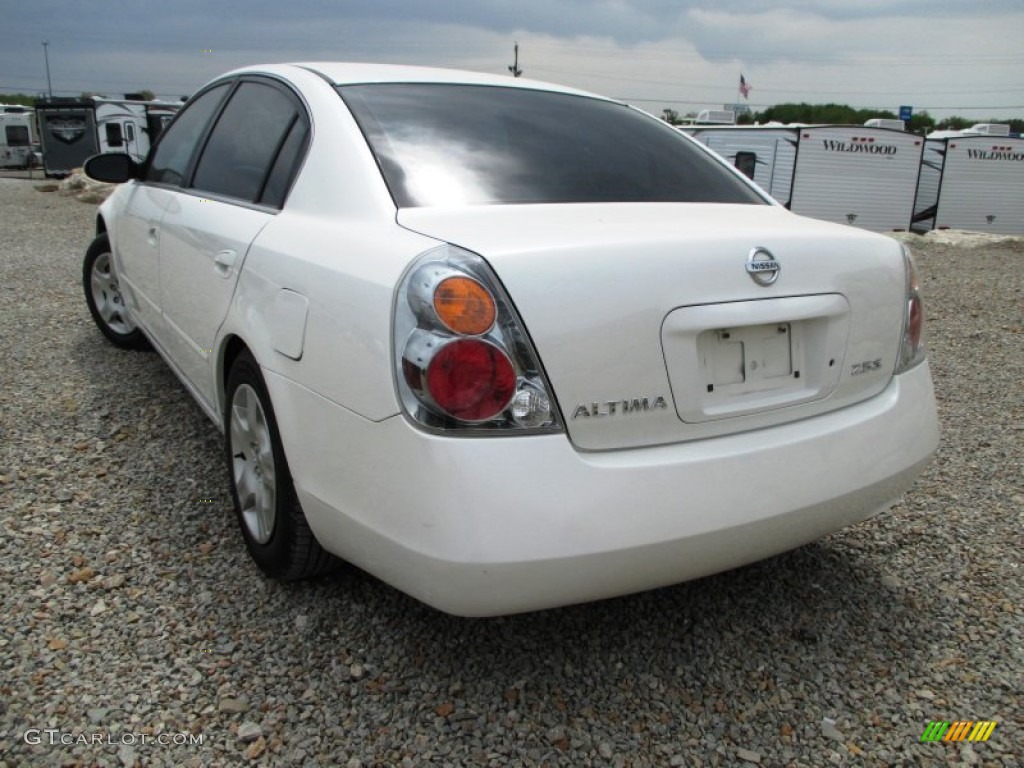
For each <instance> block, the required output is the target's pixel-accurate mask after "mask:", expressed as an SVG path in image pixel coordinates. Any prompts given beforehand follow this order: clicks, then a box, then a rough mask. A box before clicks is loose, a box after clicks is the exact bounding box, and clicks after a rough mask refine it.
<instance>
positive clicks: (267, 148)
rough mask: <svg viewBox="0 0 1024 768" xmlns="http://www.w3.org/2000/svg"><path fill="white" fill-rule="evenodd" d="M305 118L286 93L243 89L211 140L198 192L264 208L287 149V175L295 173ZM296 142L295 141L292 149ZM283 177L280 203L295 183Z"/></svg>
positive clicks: (278, 182)
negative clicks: (270, 183) (277, 164)
mask: <svg viewBox="0 0 1024 768" xmlns="http://www.w3.org/2000/svg"><path fill="white" fill-rule="evenodd" d="M300 112H301V109H300V107H299V105H298V104H297V103H296V101H295V100H294V99H293V98H292V97H291V96H290V95H289V94H287V93H286V92H285V91H284V90H282V89H279V88H277V87H275V86H273V85H270V84H265V83H258V82H243V83H241V84H240V85H239V86H238V89H237V90H236V91H235V92H234V94H232V96H231V100H230V101H229V102H228V104H227V106H226V107H225V108H224V111H223V113H221V116H220V118H218V120H217V124H216V126H214V129H213V132H212V133H211V134H210V138H209V141H207V143H206V147H205V148H204V149H203V154H202V156H201V157H200V159H199V165H198V166H197V167H196V174H195V178H194V179H193V181H192V186H193V187H195V189H197V190H199V191H203V192H209V193H213V194H218V195H224V196H227V197H234V198H238V199H240V200H245V201H247V202H258V201H259V200H260V199H261V195H262V193H263V189H264V185H265V184H266V183H267V181H268V178H269V177H270V175H271V170H272V166H273V165H274V161H275V159H276V158H277V156H278V153H279V152H280V151H281V150H282V148H284V149H286V150H288V154H290V155H291V165H290V166H289V168H288V169H285V170H290V169H291V168H292V167H294V164H295V160H296V156H297V153H298V149H299V147H301V142H302V141H303V140H304V136H303V135H302V126H301V125H299V127H298V128H296V125H297V124H299V123H301V122H302V121H301V120H300V117H304V116H300ZM291 137H295V138H294V139H293V140H292V141H291V144H289V139H290V138H291ZM296 143H298V146H297V145H296ZM283 175H284V176H285V178H284V179H283V180H282V179H281V175H279V176H278V177H277V178H276V179H275V186H274V190H273V196H274V198H275V200H283V192H284V190H283V189H282V187H286V186H287V183H288V181H289V180H290V179H289V178H287V174H286V173H283ZM276 204H277V205H280V202H277V203H276Z"/></svg>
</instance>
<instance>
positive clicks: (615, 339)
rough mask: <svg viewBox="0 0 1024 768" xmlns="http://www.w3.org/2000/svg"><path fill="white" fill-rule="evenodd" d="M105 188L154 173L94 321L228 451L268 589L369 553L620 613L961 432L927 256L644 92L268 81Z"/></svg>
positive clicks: (261, 70) (869, 491)
mask: <svg viewBox="0 0 1024 768" xmlns="http://www.w3.org/2000/svg"><path fill="white" fill-rule="evenodd" d="M86 171H87V172H88V173H89V174H90V175H91V176H92V177H93V178H96V179H99V180H103V181H113V182H126V183H124V184H122V185H121V186H120V187H118V188H117V190H116V191H115V193H114V194H113V195H112V196H111V197H110V198H109V199H108V200H107V202H106V203H104V204H103V205H102V206H101V207H100V209H99V214H98V217H97V221H96V239H95V241H94V242H93V243H92V245H91V246H90V248H89V249H88V252H87V254H86V257H85V263H84V287H85V295H86V300H87V302H88V305H89V309H90V311H91V312H92V315H93V317H94V318H95V320H96V322H97V324H98V325H99V328H100V330H101V331H102V332H103V333H104V335H106V337H107V338H108V339H110V340H111V341H112V342H113V343H115V344H117V345H119V346H122V347H141V346H147V345H152V346H153V347H154V348H156V350H157V351H158V352H159V353H160V354H161V355H162V356H163V358H164V359H165V360H166V361H167V363H168V365H170V366H171V368H172V369H173V370H174V372H175V373H176V374H177V376H178V377H179V378H180V379H181V381H182V383H183V384H184V385H185V387H186V388H187V389H188V390H189V391H190V392H191V393H192V395H193V396H194V397H195V399H196V401H197V402H198V403H199V405H200V406H201V407H202V408H203V410H204V411H205V412H206V413H207V414H208V415H209V417H210V418H211V419H212V420H213V422H214V423H215V424H216V425H217V426H218V427H219V428H220V429H221V430H222V431H223V433H224V437H225V458H226V461H227V464H228V467H229V469H230V477H231V481H232V483H231V485H232V493H233V496H234V500H235V504H236V507H237V514H238V520H239V523H240V528H241V531H242V535H243V537H244V539H245V543H246V545H247V547H248V549H249V551H250V553H251V554H252V556H253V558H254V560H255V561H256V563H257V564H258V565H259V566H260V568H262V569H263V571H265V572H266V573H267V574H269V575H271V576H274V577H278V578H284V579H294V578H300V577H305V576H310V575H312V574H315V573H319V572H322V571H324V570H327V569H329V568H331V567H332V566H333V565H335V564H336V563H337V559H336V558H341V559H344V560H346V561H348V562H350V563H352V564H355V565H357V566H359V567H360V568H363V569H365V570H367V571H369V572H370V573H373V574H375V575H376V576H378V577H379V578H381V579H383V580H384V581H386V582H388V583H390V584H392V585H394V586H395V587H397V588H399V589H401V590H403V591H405V592H407V593H409V594H411V595H413V596H415V597H416V598H418V599H420V600H422V601H424V602H426V603H429V604H430V605H433V606H436V607H437V608H439V609H441V610H443V611H448V612H450V613H455V614H460V615H470V616H483V615H494V614H504V613H513V612H519V611H529V610H536V609H541V608H547V607H552V606H558V605H564V604H569V603H576V602H582V601H587V600H595V599H600V598H605V597H610V596H613V595H621V594H625V593H629V592H634V591H638V590H645V589H650V588H653V587H658V586H662V585H667V584H672V583H676V582H680V581H684V580H687V579H693V578H697V577H700V576H704V575H706V574H710V573H714V572H716V571H721V570H724V569H727V568H733V567H736V566H739V565H742V564H744V563H749V562H752V561H755V560H758V559H761V558H765V557H768V556H771V555H774V554H776V553H779V552H783V551H785V550H789V549H792V548H794V547H797V546H800V545H802V544H804V543H806V542H810V541H813V540H815V539H818V538H820V537H821V536H824V535H825V534H828V533H829V532H831V531H835V530H837V529H840V528H842V527H844V526H847V525H850V524H852V523H855V522H857V521H860V520H864V519H865V518H868V517H870V516H872V515H874V514H876V513H878V512H880V511H882V510H885V509H887V508H888V507H889V506H891V505H892V504H893V503H894V502H895V501H897V500H898V499H899V498H900V495H901V494H902V493H903V492H904V491H905V490H906V489H907V488H908V486H909V485H910V484H911V483H912V482H913V480H914V478H915V477H916V476H917V475H918V474H919V473H920V472H921V470H922V468H923V467H924V466H925V464H926V463H927V462H928V460H929V458H930V456H931V455H932V453H933V452H934V450H935V448H936V445H937V442H938V426H937V420H936V413H935V404H934V397H933V393H932V382H931V377H930V373H929V369H928V363H927V361H926V358H925V344H924V335H923V334H924V329H923V310H922V305H921V298H920V296H919V294H918V287H917V282H916V279H915V276H914V266H913V262H912V260H911V257H910V254H909V253H908V252H907V251H906V250H905V249H904V248H903V247H902V246H901V245H900V244H899V243H897V242H896V241H895V240H892V239H890V238H888V237H885V236H882V235H876V234H871V233H867V232H864V231H861V230H856V229H852V228H848V227H841V226H836V225H832V224H827V223H823V222H819V221H813V220H809V219H804V218H800V217H798V216H795V215H793V214H792V213H790V212H788V211H786V210H785V209H784V208H782V207H780V206H779V205H777V204H775V203H774V202H773V201H772V200H771V198H769V197H768V196H767V195H766V194H764V193H763V192H762V191H761V190H760V189H758V188H757V187H755V186H754V185H753V184H752V183H750V182H749V181H748V180H747V179H746V178H745V177H744V176H743V175H742V174H740V173H739V172H737V171H736V170H735V169H734V168H731V167H730V166H729V165H727V164H726V163H725V162H724V161H723V160H721V159H720V158H719V157H717V156H716V155H714V154H712V153H710V152H709V151H707V150H706V149H704V148H702V147H701V146H700V145H699V144H697V143H696V142H694V141H692V140H691V139H689V138H688V137H686V136H684V135H682V134H681V133H679V132H678V131H676V130H674V129H673V128H671V127H670V126H668V125H667V124H665V123H664V122H662V121H660V120H657V119H655V118H653V117H651V116H649V115H647V114H645V113H643V112H640V111H639V110H636V109H634V108H632V107H630V106H628V105H625V104H621V103H619V102H616V101H612V100H608V99H605V98H601V97H597V96H594V95H591V94H587V93H582V92H579V91H574V90H570V89H567V88H562V87H559V86H554V85H548V84H544V83H538V82H531V81H527V80H521V79H511V78H506V77H498V76H490V75H483V74H475V73H468V72H457V71H449V70H437V69H425V68H411V67H389V66H378V65H366V64H325V63H313V64H294V65H291V64H290V65H272V66H262V67H252V68H246V69H241V70H236V71H234V72H230V73H228V74H226V75H224V76H223V77H220V78H217V79H216V80H214V81H213V82H211V83H210V84H208V85H207V86H206V87H204V88H203V89H202V90H201V91H199V92H198V93H197V94H196V95H195V96H194V97H193V98H192V99H190V100H189V102H188V104H187V105H186V106H185V108H184V109H182V110H181V112H180V113H179V114H178V115H177V117H176V118H175V120H174V122H173V123H172V124H171V125H170V127H169V128H168V129H167V130H166V131H165V132H164V133H163V134H162V135H161V137H160V139H159V141H158V143H157V144H156V146H155V147H154V148H153V150H152V151H151V152H150V155H149V157H148V158H147V160H146V162H145V164H143V165H141V166H140V165H136V164H135V163H134V162H132V161H131V160H130V159H129V158H128V157H127V156H126V155H100V156H97V157H94V158H92V159H90V161H89V162H88V163H87V165H86ZM837 183H842V182H841V180H837Z"/></svg>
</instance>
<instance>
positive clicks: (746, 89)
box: [740, 74, 750, 99]
mask: <svg viewBox="0 0 1024 768" xmlns="http://www.w3.org/2000/svg"><path fill="white" fill-rule="evenodd" d="M740 93H741V94H742V95H743V98H744V99H747V98H749V97H750V86H749V85H747V79H746V78H745V77H744V76H743V75H742V74H740Z"/></svg>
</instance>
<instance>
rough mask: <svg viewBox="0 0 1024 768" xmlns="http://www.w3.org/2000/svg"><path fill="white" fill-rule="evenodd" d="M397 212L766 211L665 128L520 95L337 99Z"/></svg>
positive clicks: (357, 90)
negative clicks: (534, 207)
mask: <svg viewBox="0 0 1024 768" xmlns="http://www.w3.org/2000/svg"><path fill="white" fill-rule="evenodd" d="M338 92H339V93H340V95H341V97H342V99H343V100H344V101H345V103H346V104H347V105H348V107H349V109H350V110H351V111H352V113H353V115H354V116H355V118H356V121H357V122H358V123H359V126H360V128H361V129H362V131H363V133H364V135H365V136H366V139H367V141H368V142H369V144H370V147H371V149H372V150H373V152H374V155H375V156H376V158H377V162H378V164H379V165H380V168H381V171H382V173H383V175H384V178H385V181H386V182H387V185H388V188H389V189H390V191H391V195H392V197H393V198H394V200H395V203H396V204H397V205H398V206H399V207H416V206H443V205H474V204H508V203H597V202H708V203H748V204H757V203H764V202H765V201H764V200H763V199H762V198H761V197H760V196H759V195H757V193H756V192H754V191H753V190H752V189H750V188H749V187H748V186H746V185H745V184H744V183H743V182H742V181H740V180H739V179H737V178H736V177H735V176H734V175H733V174H731V173H730V172H729V171H728V170H727V169H725V168H723V167H722V166H721V165H720V164H719V163H718V162H717V161H715V160H714V159H713V158H712V157H710V156H709V155H707V154H706V153H705V152H704V151H702V150H701V149H700V148H698V147H695V146H693V145H692V144H691V143H690V142H689V141H688V140H687V139H686V138H684V137H683V136H681V135H680V134H679V133H678V132H677V131H676V130H675V129H673V128H671V127H670V126H668V125H666V124H665V123H664V122H663V121H659V120H656V119H654V118H651V117H649V116H646V115H643V114H641V113H640V112H637V111H636V110H633V109H631V108H629V107H627V106H624V105H622V104H617V103H614V102H609V101H604V100H602V99H595V98H589V97H583V96H574V95H568V94H562V93H552V92H547V91H535V90H528V89H523V88H506V87H495V86H475V85H446V84H422V83H389V84H372V85H351V86H340V87H339V88H338Z"/></svg>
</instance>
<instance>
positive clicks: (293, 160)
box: [260, 115, 309, 208]
mask: <svg viewBox="0 0 1024 768" xmlns="http://www.w3.org/2000/svg"><path fill="white" fill-rule="evenodd" d="M308 138H309V123H308V122H306V118H305V115H302V116H301V117H299V116H296V119H295V121H294V122H293V123H292V127H291V129H290V130H289V131H288V137H287V138H286V139H285V141H284V144H283V145H282V146H281V151H280V152H278V154H277V159H276V160H275V161H274V167H273V168H272V169H271V171H270V177H269V178H268V179H267V184H266V186H265V187H264V188H263V196H262V197H261V198H260V202H261V203H263V204H265V205H270V206H273V207H275V208H280V207H281V206H283V205H284V199H285V197H286V196H287V194H288V189H289V188H290V187H291V184H292V180H293V179H294V178H295V174H296V173H298V171H299V163H300V162H301V161H302V157H303V155H304V154H305V151H306V143H307V139H308Z"/></svg>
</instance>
